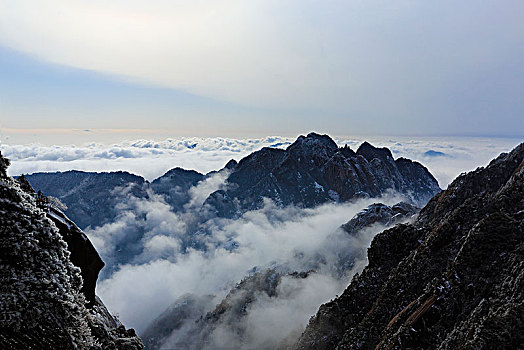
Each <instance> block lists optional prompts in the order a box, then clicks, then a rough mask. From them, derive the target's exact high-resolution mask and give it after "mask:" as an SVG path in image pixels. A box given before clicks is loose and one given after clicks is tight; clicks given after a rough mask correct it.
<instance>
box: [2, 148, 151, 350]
mask: <svg viewBox="0 0 524 350" xmlns="http://www.w3.org/2000/svg"><path fill="white" fill-rule="evenodd" d="M8 164H9V161H8V160H7V159H5V158H3V157H2V155H1V154H0V250H1V254H0V257H1V260H0V279H1V281H0V282H1V283H0V312H1V316H0V348H2V349H102V348H103V349H140V348H142V346H141V341H140V339H138V338H137V337H136V336H135V337H133V336H132V334H128V333H126V334H125V335H126V336H127V337H125V338H126V342H125V346H120V345H119V344H124V343H122V342H121V340H122V339H123V338H124V336H123V335H122V334H123V333H124V332H123V331H122V330H121V329H120V331H118V332H117V331H116V330H118V328H116V330H115V329H111V328H110V327H107V326H106V325H105V324H106V323H102V322H100V321H99V320H97V318H96V317H95V315H94V311H93V310H94V309H92V310H89V309H88V308H87V307H86V299H85V296H84V294H83V293H82V291H81V288H82V276H81V271H80V269H79V268H78V267H77V266H74V265H73V264H72V263H71V260H70V257H71V253H70V250H69V249H68V245H67V243H66V242H65V241H64V239H63V236H62V235H61V234H60V232H59V229H58V228H57V226H56V225H55V222H54V220H52V219H50V216H49V214H48V213H47V212H46V211H45V210H43V209H41V208H39V207H38V206H37V205H36V204H35V201H34V198H33V196H32V194H31V193H30V191H28V192H29V193H28V192H26V191H24V190H23V189H22V188H21V186H20V184H19V182H17V181H15V180H14V179H12V178H10V177H8V176H7V175H6V167H7V166H8ZM105 317H106V318H107V317H108V316H107V315H106V316H105ZM127 332H129V331H127ZM131 333H133V332H132V331H131ZM127 340H132V342H134V344H135V345H136V346H135V347H129V346H128V345H129V342H128V341H127Z"/></svg>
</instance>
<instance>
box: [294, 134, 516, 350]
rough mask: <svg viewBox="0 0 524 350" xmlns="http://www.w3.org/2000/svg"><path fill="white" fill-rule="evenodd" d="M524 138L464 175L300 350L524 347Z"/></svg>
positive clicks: (327, 309) (377, 250) (389, 239)
mask: <svg viewBox="0 0 524 350" xmlns="http://www.w3.org/2000/svg"><path fill="white" fill-rule="evenodd" d="M523 234H524V144H521V145H520V146H518V147H517V148H516V149H514V150H513V151H512V152H511V153H509V154H502V155H501V156H499V157H498V158H497V159H495V160H493V161H492V162H491V163H490V164H489V165H488V166H487V167H486V168H479V169H477V170H475V171H473V172H470V173H468V174H465V175H462V176H460V177H458V178H457V179H456V180H455V181H454V182H453V183H452V184H451V185H450V186H449V187H448V189H447V190H446V191H443V192H442V193H440V194H437V195H436V196H435V197H434V198H433V199H432V200H431V201H430V202H429V203H428V204H427V205H426V206H425V207H424V208H423V209H422V211H421V212H420V214H419V216H418V218H417V220H416V221H415V222H414V223H413V224H407V225H406V224H404V225H398V226H396V227H394V228H392V229H389V230H386V231H384V232H382V233H380V234H378V235H377V236H376V237H375V238H374V240H373V242H372V244H371V247H370V248H369V249H368V259H369V264H368V266H367V267H366V268H365V269H364V271H363V272H362V273H361V274H360V275H357V276H355V277H354V278H353V280H352V282H351V284H350V285H349V286H348V287H347V289H346V290H345V291H344V293H343V294H342V295H341V296H340V297H338V298H336V299H335V300H333V301H331V302H329V303H327V304H324V305H322V306H321V307H320V309H319V311H318V313H317V314H316V316H315V317H313V318H312V319H311V321H310V322H309V325H308V326H307V328H306V330H305V332H304V333H303V334H302V336H301V338H300V340H299V341H298V342H297V344H295V346H294V348H295V349H335V348H337V349H457V348H464V349H481V348H483V349H484V348H485V349H495V348H496V349H517V348H521V347H522V346H523V344H524V318H523V315H524V239H523V238H524V236H523Z"/></svg>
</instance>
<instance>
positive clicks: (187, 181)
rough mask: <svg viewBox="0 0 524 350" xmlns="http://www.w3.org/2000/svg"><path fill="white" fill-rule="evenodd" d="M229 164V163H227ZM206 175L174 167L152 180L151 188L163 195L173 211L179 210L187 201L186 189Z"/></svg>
mask: <svg viewBox="0 0 524 350" xmlns="http://www.w3.org/2000/svg"><path fill="white" fill-rule="evenodd" d="M228 164H229V163H228ZM205 178H206V176H205V175H204V174H200V173H199V172H196V171H194V170H185V169H182V168H174V169H171V170H169V171H168V172H167V173H165V174H164V175H162V176H161V177H159V178H158V179H156V180H154V181H153V182H152V183H151V189H152V190H153V192H155V193H157V194H162V195H164V198H165V200H166V202H167V203H169V204H170V205H171V206H172V207H173V209H174V210H175V211H178V210H181V209H182V207H183V205H184V204H186V203H187V202H188V201H189V199H190V198H189V193H188V190H189V189H190V188H191V187H193V186H195V185H196V184H197V183H199V182H200V181H202V180H204V179H205Z"/></svg>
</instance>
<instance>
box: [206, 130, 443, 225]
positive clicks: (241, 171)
mask: <svg viewBox="0 0 524 350" xmlns="http://www.w3.org/2000/svg"><path fill="white" fill-rule="evenodd" d="M227 184H228V188H227V189H226V190H220V191H217V192H215V193H213V194H211V196H210V197H209V198H208V200H207V201H206V204H207V205H209V206H210V207H211V208H213V210H214V211H215V212H216V213H217V214H218V215H219V216H222V217H235V216H238V215H240V214H241V213H243V212H245V211H248V210H253V209H257V208H260V207H261V205H262V203H263V198H270V199H272V200H273V201H275V202H276V203H277V204H279V205H281V206H286V205H290V204H292V205H298V206H301V207H314V206H317V205H319V204H322V203H326V202H339V201H340V202H345V201H350V200H353V199H357V198H361V197H378V196H380V195H383V194H385V193H386V192H387V191H388V190H393V191H396V192H399V193H402V194H404V195H405V196H406V197H408V198H410V199H411V201H412V202H413V203H417V204H425V203H426V202H427V200H429V199H430V198H431V197H432V196H433V195H435V193H437V192H438V191H440V188H439V187H438V184H437V181H436V180H435V178H434V177H433V176H432V175H431V174H430V173H429V171H428V170H427V169H426V168H425V167H423V166H422V165H421V164H419V163H417V162H413V161H410V160H408V159H404V158H399V159H397V160H395V159H393V156H392V154H391V152H390V151H389V150H388V149H387V148H376V147H373V146H372V145H370V144H369V143H367V142H365V143H363V144H362V145H361V146H360V147H359V149H358V150H357V152H353V151H352V150H351V149H350V148H349V147H347V146H345V147H342V148H339V147H338V146H337V145H336V144H335V142H334V141H333V140H332V139H331V138H330V137H329V136H327V135H319V134H315V133H311V134H309V135H307V136H300V137H299V138H298V139H297V140H296V141H295V142H294V143H293V144H292V145H290V146H289V147H288V148H287V149H286V150H282V149H274V148H263V149H262V150H260V151H258V152H254V153H253V154H251V155H249V156H247V157H245V158H243V159H242V160H241V161H240V162H239V163H238V165H236V166H235V167H234V168H233V169H232V173H231V175H230V176H229V177H228V179H227Z"/></svg>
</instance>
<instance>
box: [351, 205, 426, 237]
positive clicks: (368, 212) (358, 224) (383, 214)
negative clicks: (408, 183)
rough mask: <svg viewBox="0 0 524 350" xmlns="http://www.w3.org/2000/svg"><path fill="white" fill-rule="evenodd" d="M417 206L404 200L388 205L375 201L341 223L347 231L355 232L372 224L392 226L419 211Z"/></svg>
mask: <svg viewBox="0 0 524 350" xmlns="http://www.w3.org/2000/svg"><path fill="white" fill-rule="evenodd" d="M419 210H420V209H419V208H417V207H415V206H413V205H411V204H409V203H405V202H400V203H397V204H395V205H393V206H391V207H390V206H388V205H385V204H382V203H375V204H371V205H370V206H368V207H367V208H366V209H364V210H362V211H361V212H360V213H358V214H357V215H355V217H353V218H352V219H351V220H350V221H348V222H347V223H345V224H344V225H342V229H344V230H345V231H346V232H348V233H352V232H357V231H359V230H362V229H363V228H365V227H368V226H371V225H373V224H382V225H384V226H392V225H395V224H397V223H399V222H401V221H403V220H406V219H409V218H410V217H412V216H413V215H415V214H417V213H418V212H419Z"/></svg>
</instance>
